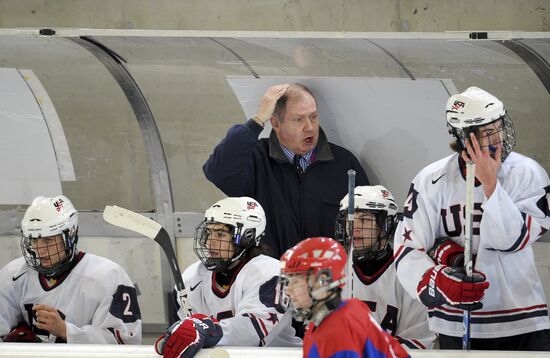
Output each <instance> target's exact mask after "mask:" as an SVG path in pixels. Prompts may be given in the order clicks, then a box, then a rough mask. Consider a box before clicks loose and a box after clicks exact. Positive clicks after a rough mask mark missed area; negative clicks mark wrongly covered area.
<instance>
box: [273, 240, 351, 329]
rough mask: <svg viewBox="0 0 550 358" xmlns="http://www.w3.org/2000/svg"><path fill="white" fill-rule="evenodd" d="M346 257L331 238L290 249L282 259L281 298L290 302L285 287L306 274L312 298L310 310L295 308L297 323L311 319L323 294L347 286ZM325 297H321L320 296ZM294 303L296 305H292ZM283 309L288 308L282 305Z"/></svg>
mask: <svg viewBox="0 0 550 358" xmlns="http://www.w3.org/2000/svg"><path fill="white" fill-rule="evenodd" d="M346 260H347V255H346V252H345V251H344V248H343V247H342V245H340V244H339V243H338V242H337V241H336V240H333V239H331V238H328V237H314V238H309V239H306V240H304V241H302V242H300V243H299V244H297V245H296V246H294V247H293V248H291V249H289V250H287V251H286V252H285V253H284V254H283V256H282V257H281V272H282V275H281V276H282V278H281V288H282V290H283V291H285V292H282V293H281V298H282V299H283V302H284V301H287V304H288V297H287V294H286V286H287V285H288V283H289V281H290V279H291V278H292V276H294V275H298V274H302V275H304V277H305V279H306V281H307V283H308V287H307V290H308V292H307V293H308V294H309V296H310V297H311V305H310V306H309V307H301V308H293V311H292V314H293V316H294V317H295V318H296V319H297V320H298V321H303V320H304V319H309V317H310V316H311V314H312V308H313V307H314V306H315V304H316V303H317V302H320V301H323V299H320V298H319V293H320V292H327V291H332V290H336V289H339V288H341V287H343V286H344V284H345V274H344V270H345V266H346ZM321 296H322V294H321ZM293 303H294V302H293ZM283 306H285V305H284V304H283Z"/></svg>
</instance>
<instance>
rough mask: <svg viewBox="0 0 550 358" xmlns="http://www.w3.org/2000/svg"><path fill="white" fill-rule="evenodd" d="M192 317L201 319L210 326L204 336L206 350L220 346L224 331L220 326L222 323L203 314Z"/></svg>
mask: <svg viewBox="0 0 550 358" xmlns="http://www.w3.org/2000/svg"><path fill="white" fill-rule="evenodd" d="M191 317H193V318H198V319H200V320H201V321H202V322H203V323H204V324H206V325H207V326H208V329H207V330H206V332H205V335H204V348H211V347H214V346H215V345H216V344H218V342H219V341H220V339H222V337H223V330H222V326H220V321H218V320H217V319H215V318H214V317H208V316H207V315H205V314H202V313H195V314H194V315H192V316H191Z"/></svg>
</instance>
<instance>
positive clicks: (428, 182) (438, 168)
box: [413, 153, 460, 189]
mask: <svg viewBox="0 0 550 358" xmlns="http://www.w3.org/2000/svg"><path fill="white" fill-rule="evenodd" d="M459 170H460V168H459V166H458V153H453V154H451V155H449V156H446V157H445V158H442V159H439V160H437V161H435V162H433V163H431V164H428V165H427V166H425V167H424V168H422V169H421V170H420V171H419V172H418V174H416V176H415V177H414V179H413V184H414V186H415V188H417V189H418V188H420V189H422V188H424V187H427V188H430V187H431V186H433V185H434V184H435V183H440V184H441V183H444V182H445V181H446V180H447V179H448V178H452V177H453V176H454V174H455V172H456V171H459Z"/></svg>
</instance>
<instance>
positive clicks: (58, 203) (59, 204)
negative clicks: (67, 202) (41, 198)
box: [53, 199, 63, 212]
mask: <svg viewBox="0 0 550 358" xmlns="http://www.w3.org/2000/svg"><path fill="white" fill-rule="evenodd" d="M53 206H55V210H57V212H60V211H61V209H63V199H58V200H57V201H56V202H55V203H53Z"/></svg>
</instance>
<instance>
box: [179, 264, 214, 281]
mask: <svg viewBox="0 0 550 358" xmlns="http://www.w3.org/2000/svg"><path fill="white" fill-rule="evenodd" d="M201 274H206V275H209V274H211V272H210V271H208V270H207V269H206V267H204V265H202V264H201V262H200V261H195V262H193V263H192V264H191V265H189V266H188V267H187V268H186V269H185V270H184V271H183V272H182V274H181V276H182V278H183V280H184V281H187V280H189V279H191V278H192V277H197V276H200V275H201Z"/></svg>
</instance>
